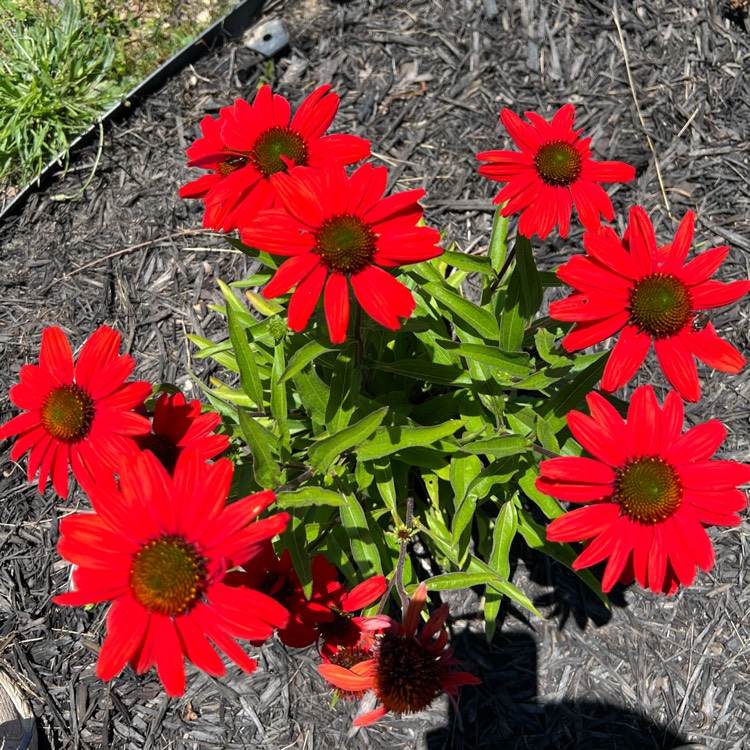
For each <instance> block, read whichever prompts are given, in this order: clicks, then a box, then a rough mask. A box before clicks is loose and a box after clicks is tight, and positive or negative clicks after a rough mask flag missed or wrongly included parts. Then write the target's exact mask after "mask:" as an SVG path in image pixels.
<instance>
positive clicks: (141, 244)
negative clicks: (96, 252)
mask: <svg viewBox="0 0 750 750" xmlns="http://www.w3.org/2000/svg"><path fill="white" fill-rule="evenodd" d="M193 234H209V235H215V234H216V232H213V231H212V230H210V229H185V230H183V231H182V232H175V233H174V234H168V235H166V237H157V238H156V239H153V240H148V242H139V243H138V244H137V245H131V246H130V247H124V248H122V250H118V251H117V252H114V253H110V254H109V255H104V256H103V257H101V258H97V259H96V260H92V261H91V262H90V263H84V264H83V265H82V266H78V268H74V269H73V270H72V271H71V272H70V273H64V274H63V275H62V276H61V277H60V278H59V279H55V280H54V281H53V282H52V283H51V284H50V285H49V287H47V289H49V288H50V287H52V286H54V285H55V284H59V283H60V282H61V281H67V280H68V279H70V278H71V277H72V276H75V275H76V274H78V273H81V271H85V270H86V269H87V268H92V267H93V266H96V265H98V264H99V263H104V262H105V261H108V260H111V259H112V258H117V257H118V256H120V255H126V254H127V253H132V252H133V251H134V250H140V249H141V248H143V247H149V246H150V245H156V244H157V243H159V242H166V241H167V240H174V239H176V238H177V237H188V236H190V235H193Z"/></svg>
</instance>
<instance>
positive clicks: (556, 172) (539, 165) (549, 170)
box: [534, 141, 583, 187]
mask: <svg viewBox="0 0 750 750" xmlns="http://www.w3.org/2000/svg"><path fill="white" fill-rule="evenodd" d="M534 166H535V167H536V171H537V174H538V175H539V176H540V177H541V178H542V179H543V180H544V181H545V182H546V183H547V184H548V185H554V186H555V187H566V186H567V185H570V184H571V183H572V182H575V181H576V180H577V179H578V178H579V177H580V176H581V170H582V168H583V157H582V156H581V154H580V153H579V152H578V149H576V147H575V146H573V145H571V144H570V143H567V142H566V141H552V142H551V143H545V144H544V145H543V146H542V147H541V148H540V149H539V151H537V152H536V156H534Z"/></svg>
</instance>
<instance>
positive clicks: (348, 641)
mask: <svg viewBox="0 0 750 750" xmlns="http://www.w3.org/2000/svg"><path fill="white" fill-rule="evenodd" d="M311 572H312V592H311V594H310V598H309V599H308V598H307V597H306V596H305V592H304V590H303V589H302V584H301V583H300V580H299V576H298V575H297V573H296V571H295V570H294V565H293V564H292V558H291V555H290V554H289V551H288V550H285V551H284V554H283V555H282V556H281V559H280V560H279V559H278V558H277V557H276V553H275V552H274V549H273V546H272V545H271V543H270V542H267V543H265V544H264V545H262V547H261V549H260V550H259V551H258V553H257V554H256V555H254V556H253V559H252V560H251V561H250V562H249V563H248V564H243V565H242V568H241V569H240V570H235V571H232V572H231V573H229V574H228V576H227V580H226V582H227V583H228V584H229V585H232V586H249V587H250V588H254V589H258V590H260V591H263V592H264V593H266V594H268V595H269V596H272V597H273V598H274V599H276V601H278V602H279V603H280V604H282V605H283V606H284V607H286V608H287V609H288V610H289V613H290V617H289V622H288V623H287V625H286V626H285V627H284V628H281V629H280V630H279V639H280V640H281V642H282V643H284V644H286V645H287V646H291V647H292V648H303V647H305V646H310V645H311V644H313V643H315V642H316V641H318V640H319V639H320V638H322V639H323V646H322V649H321V651H322V653H323V655H324V656H327V655H331V654H333V653H334V652H335V651H336V650H337V649H338V648H339V647H341V646H349V647H354V646H355V645H356V644H357V643H358V641H359V640H360V639H361V637H362V628H361V623H362V622H363V618H361V617H357V616H356V615H355V613H356V612H358V611H359V610H361V609H363V608H364V607H367V606H368V605H369V604H372V603H373V602H374V601H375V600H376V599H378V598H379V597H380V596H382V595H383V592H384V591H385V589H386V581H385V578H384V577H383V576H382V575H378V576H373V577H372V578H368V579H367V580H366V581H363V582H362V583H360V584H358V585H357V586H355V587H354V588H353V589H352V590H351V591H347V590H346V587H345V586H343V584H341V583H339V581H338V575H339V572H338V570H336V568H335V567H334V566H333V565H331V563H329V562H328V560H326V559H325V558H324V557H323V556H322V555H317V556H316V557H314V558H313V560H312V567H311ZM364 619H366V618H364Z"/></svg>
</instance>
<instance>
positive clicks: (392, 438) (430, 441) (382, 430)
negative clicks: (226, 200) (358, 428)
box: [357, 419, 463, 461]
mask: <svg viewBox="0 0 750 750" xmlns="http://www.w3.org/2000/svg"><path fill="white" fill-rule="evenodd" d="M462 425H463V422H462V421H461V420H460V419H452V420H450V421H448V422H443V424H438V425H435V426H433V427H400V426H395V427H379V428H378V429H377V430H376V431H375V433H374V434H373V435H372V437H370V438H368V439H367V440H365V441H364V442H363V443H362V444H361V445H360V446H359V447H358V448H357V458H358V459H359V460H360V461H372V460H373V459H376V458H382V457H383V456H389V455H390V454H391V453H395V452H396V451H398V450H401V449H403V448H414V447H416V446H432V445H434V444H435V443H437V442H438V441H439V440H442V439H443V438H444V437H448V435H452V434H453V433H454V432H456V430H458V429H459V428H460V427H461V426H462Z"/></svg>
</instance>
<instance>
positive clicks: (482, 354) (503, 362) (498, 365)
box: [439, 341, 531, 378]
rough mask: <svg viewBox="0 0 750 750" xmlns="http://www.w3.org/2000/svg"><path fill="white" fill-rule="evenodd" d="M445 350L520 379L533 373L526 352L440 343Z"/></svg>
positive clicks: (455, 342)
mask: <svg viewBox="0 0 750 750" xmlns="http://www.w3.org/2000/svg"><path fill="white" fill-rule="evenodd" d="M439 343H440V344H441V346H443V347H444V348H445V349H449V350H451V351H454V352H456V354H460V355H461V356H462V357H466V358H467V359H472V360H475V361H477V362H481V363H482V364H485V365H489V366H490V367H491V368H492V369H493V370H499V371H500V372H507V373H508V374H510V375H516V376H517V377H519V378H523V377H526V376H527V375H528V374H529V373H530V372H531V367H530V365H529V355H528V354H526V353H525V352H504V351H503V350H502V349H498V348H497V347H495V346H486V345H485V344H461V343H458V342H457V341H440V342H439Z"/></svg>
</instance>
